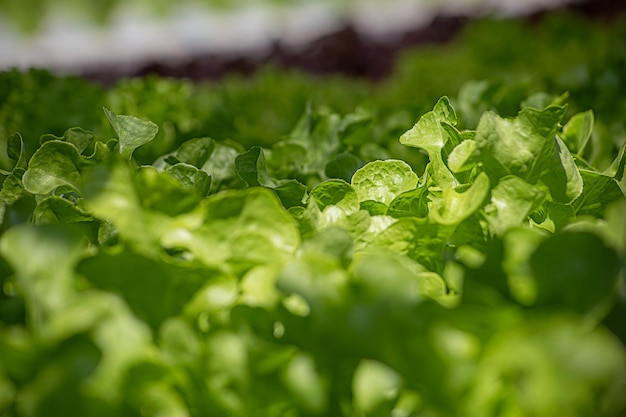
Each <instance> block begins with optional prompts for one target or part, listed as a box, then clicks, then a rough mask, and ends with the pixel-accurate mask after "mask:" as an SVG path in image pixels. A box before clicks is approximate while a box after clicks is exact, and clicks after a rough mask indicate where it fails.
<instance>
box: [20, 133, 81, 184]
mask: <svg viewBox="0 0 626 417" xmlns="http://www.w3.org/2000/svg"><path fill="white" fill-rule="evenodd" d="M89 165H90V162H89V161H88V160H86V159H85V158H83V157H82V156H81V155H80V154H79V152H78V149H76V147H75V146H74V145H72V144H71V143H68V142H62V141H58V140H53V141H49V142H45V143H44V144H43V145H41V147H40V148H39V149H38V150H37V152H35V154H34V155H33V157H32V158H31V159H30V161H29V163H28V170H27V171H26V172H25V173H24V176H23V177H22V181H23V183H24V188H25V189H26V190H27V191H28V192H30V193H33V194H48V193H51V192H52V191H54V190H55V189H56V188H57V187H62V186H67V187H70V188H72V189H74V190H75V191H78V190H79V189H80V181H81V178H82V174H83V171H84V170H85V168H86V167H87V166H89Z"/></svg>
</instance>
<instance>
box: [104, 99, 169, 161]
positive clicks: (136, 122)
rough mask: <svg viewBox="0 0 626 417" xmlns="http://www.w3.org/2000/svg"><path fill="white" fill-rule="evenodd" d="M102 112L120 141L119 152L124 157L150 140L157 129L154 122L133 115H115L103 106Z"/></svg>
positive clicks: (127, 157) (127, 156)
mask: <svg viewBox="0 0 626 417" xmlns="http://www.w3.org/2000/svg"><path fill="white" fill-rule="evenodd" d="M103 110H104V114H105V115H106V117H107V119H109V123H110V124H111V127H113V130H115V133H117V137H118V138H119V140H120V142H119V145H120V154H121V155H122V157H123V158H125V159H130V158H131V157H132V155H133V152H135V149H137V148H138V147H140V146H141V145H145V144H146V143H148V142H150V141H151V140H152V139H154V137H155V136H156V134H157V133H158V131H159V127H158V126H157V125H155V124H154V123H152V122H150V121H147V120H141V119H138V118H136V117H133V116H124V115H117V114H115V113H113V112H112V111H111V110H109V109H107V108H106V107H103Z"/></svg>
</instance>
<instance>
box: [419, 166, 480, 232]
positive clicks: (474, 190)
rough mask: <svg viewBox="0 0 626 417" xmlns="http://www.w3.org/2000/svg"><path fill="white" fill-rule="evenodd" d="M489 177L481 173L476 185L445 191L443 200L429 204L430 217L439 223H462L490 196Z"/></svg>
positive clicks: (475, 182) (475, 181)
mask: <svg viewBox="0 0 626 417" xmlns="http://www.w3.org/2000/svg"><path fill="white" fill-rule="evenodd" d="M489 186H490V182H489V177H488V176H487V174H485V173H484V172H482V173H480V174H479V175H478V177H476V179H475V180H474V183H473V184H472V185H471V186H470V187H469V188H468V189H466V190H464V191H461V192H458V191H456V189H452V188H446V189H444V190H443V195H442V197H441V199H438V200H435V201H433V202H432V203H429V205H428V206H429V215H430V217H431V218H432V219H433V220H434V221H436V222H437V223H441V224H445V225H454V224H458V223H461V222H462V221H463V220H465V219H467V218H468V217H469V216H471V215H472V214H473V213H474V212H475V211H476V210H478V209H479V208H480V207H481V206H482V204H483V202H484V200H485V198H486V197H487V195H488V194H489V188H490V187H489Z"/></svg>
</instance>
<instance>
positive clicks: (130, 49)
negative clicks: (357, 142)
mask: <svg viewBox="0 0 626 417" xmlns="http://www.w3.org/2000/svg"><path fill="white" fill-rule="evenodd" d="M569 1H571V0H447V1H437V0H384V1H383V0H361V1H358V2H357V1H354V2H338V3H339V4H337V3H332V2H326V1H316V2H303V3H301V4H298V5H293V6H289V7H285V6H283V7H278V6H264V5H251V6H246V7H240V8H237V9H228V10H211V9H209V8H207V7H202V6H191V5H184V4H183V5H181V6H180V7H178V8H176V9H175V10H172V12H171V13H169V15H168V16H167V17H166V18H159V17H156V16H154V14H152V13H149V12H147V11H146V10H141V9H138V8H137V7H136V6H135V7H133V6H125V7H122V8H120V9H118V10H117V12H116V13H115V14H114V15H113V17H112V19H111V21H110V23H109V24H108V25H107V26H106V27H97V26H95V25H94V24H93V23H92V22H90V21H88V20H87V19H86V18H81V17H80V16H76V15H73V16H72V15H71V14H63V13H59V12H58V11H57V12H56V13H52V15H51V16H48V17H47V18H46V19H45V21H44V22H43V23H42V26H41V29H40V30H39V31H38V33H37V34H36V35H34V36H30V37H27V36H25V35H23V34H20V33H18V32H17V31H16V30H12V29H11V27H12V25H11V24H10V22H7V21H6V19H4V20H3V16H2V15H0V70H1V69H7V68H12V67H17V68H28V67H39V68H48V69H50V70H52V71H55V72H57V73H72V72H78V71H80V70H83V69H85V68H90V67H91V68H93V67H97V66H99V65H108V66H110V65H126V66H132V65H138V64H140V63H143V62H147V61H150V60H177V59H181V60H182V59H184V58H186V57H189V56H192V55H197V54H202V53H232V54H255V53H258V54H262V53H264V52H265V51H267V49H268V48H269V47H270V46H271V45H272V43H273V42H275V41H276V40H280V41H281V42H282V43H284V44H287V45H289V46H296V47H297V46H298V45H302V44H305V43H306V42H309V41H311V40H313V39H315V38H316V37H319V36H322V35H324V34H327V33H330V32H332V31H334V30H337V29H339V28H340V27H342V25H343V24H345V23H346V22H351V23H352V24H353V25H354V26H355V27H356V28H357V29H358V30H360V31H362V32H363V33H365V34H367V35H368V36H372V37H374V38H384V37H388V36H393V35H394V34H399V33H402V32H403V31H406V30H410V29H415V28H419V27H423V26H425V25H427V24H428V23H429V22H431V21H432V19H433V18H434V17H435V16H437V15H481V14H494V13H495V14H500V15H520V14H526V13H529V12H532V11H536V10H538V9H547V8H552V7H556V6H558V5H560V4H564V3H567V2H569Z"/></svg>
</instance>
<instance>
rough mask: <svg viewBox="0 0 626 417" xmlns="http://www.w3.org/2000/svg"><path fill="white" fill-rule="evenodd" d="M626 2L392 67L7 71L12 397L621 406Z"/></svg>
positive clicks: (507, 30)
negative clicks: (362, 72) (219, 72)
mask: <svg viewBox="0 0 626 417" xmlns="http://www.w3.org/2000/svg"><path fill="white" fill-rule="evenodd" d="M625 65H626V20H624V19H623V18H619V17H617V18H615V19H612V20H611V21H610V22H606V21H605V22H602V23H601V24H600V23H598V22H596V21H589V20H585V19H581V18H580V17H579V16H572V15H569V14H565V15H562V14H558V15H554V16H553V15H547V16H544V17H542V18H541V19H538V21H536V22H534V23H533V24H532V25H529V24H528V23H527V22H526V23H525V22H517V21H509V20H480V21H474V22H471V23H469V24H468V26H467V27H465V28H464V29H463V31H462V32H461V34H460V35H459V37H458V38H456V39H455V40H453V41H451V42H450V43H446V44H445V45H438V46H430V47H424V48H421V49H417V50H414V51H407V52H404V53H403V55H402V56H401V58H400V60H399V61H398V65H397V66H396V68H395V70H394V73H393V75H392V76H390V77H389V78H387V79H384V80H381V81H379V82H377V83H371V82H369V81H366V80H360V79H353V78H347V77H343V76H341V75H335V76H330V77H323V78H322V77H312V76H310V75H303V74H302V73H299V72H294V71H290V70H286V69H277V68H271V67H268V68H263V69H260V70H259V71H258V72H256V73H255V74H254V75H252V76H241V75H232V76H229V77H226V78H225V79H223V80H222V81H221V82H219V83H215V82H210V83H209V82H205V83H192V82H190V81H187V80H180V79H170V78H163V77H158V76H149V77H145V78H134V79H124V80H121V81H119V82H117V83H116V84H114V85H113V86H112V87H109V88H104V87H102V86H100V85H98V84H96V83H93V82H90V81H86V80H84V79H80V78H75V77H60V76H55V75H52V74H50V73H48V72H46V71H42V70H30V71H25V72H22V71H16V70H14V71H5V72H2V73H0V150H1V152H0V170H1V171H0V174H1V175H2V181H3V182H2V188H1V190H0V221H1V223H0V284H1V288H2V291H1V292H0V415H2V416H10V417H18V416H20V417H21V416H45V417H49V416H72V415H80V416H103V417H104V416H167V417H170V416H181V417H182V416H242V417H243V416H267V417H278V416H390V415H391V416H395V417H399V416H421V417H425V416H441V417H444V416H445V417H447V416H458V417H473V416H485V417H503V416H504V417H521V416H533V417H552V416H555V415H559V416H576V417H577V416H580V417H583V416H599V417H620V416H623V415H624V413H625V412H626V398H625V397H624V395H623V393H624V392H625V390H626V348H625V342H626V282H625V280H626V268H625V265H626V264H625V261H626V197H625V195H626V177H625V173H624V170H625V167H626V156H625V155H624V153H625V149H626V120H625V119H624V114H626V100H625V99H624V97H625V96H624V92H625V91H626V76H625V74H626V71H625V69H626V68H625Z"/></svg>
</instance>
